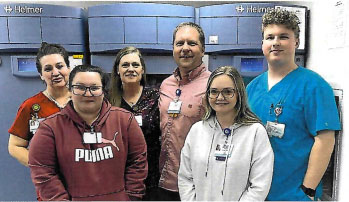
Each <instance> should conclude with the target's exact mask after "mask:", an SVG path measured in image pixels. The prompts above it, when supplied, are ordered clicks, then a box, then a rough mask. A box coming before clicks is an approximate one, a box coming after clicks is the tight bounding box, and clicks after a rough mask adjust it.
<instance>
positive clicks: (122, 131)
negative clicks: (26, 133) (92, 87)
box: [29, 100, 148, 201]
mask: <svg viewBox="0 0 349 202" xmlns="http://www.w3.org/2000/svg"><path fill="white" fill-rule="evenodd" d="M91 131H93V132H96V133H102V143H94V144H86V143H84V142H83V134H84V132H91ZM100 140H101V139H99V142H100ZM146 150H147V146H146V143H145V140H144V136H143V133H142V130H141V129H140V127H139V126H138V124H137V122H136V120H135V118H134V117H133V115H132V113H130V112H128V111H126V110H124V109H121V108H117V107H111V105H110V103H109V102H108V101H106V100H104V102H103V104H102V108H101V111H100V115H99V117H98V119H97V120H96V121H94V122H93V123H92V127H90V126H89V125H88V124H86V122H85V121H84V120H83V119H82V118H80V116H79V115H78V114H77V113H76V112H75V110H74V108H73V104H72V102H70V103H69V104H68V105H67V106H66V107H65V108H64V109H63V110H62V111H61V112H58V113H56V114H54V115H52V116H50V117H48V118H47V119H46V120H44V121H42V122H41V123H40V127H39V129H38V130H37V132H36V133H35V136H34V137H33V139H32V140H31V144H30V149H29V167H30V172H31V177H32V181H33V183H34V185H35V187H36V189H37V190H38V191H39V193H40V195H41V198H42V199H43V200H45V201H46V200H54V201H58V200H89V201H93V200H103V201H115V200H118V201H126V200H135V199H140V198H141V197H142V195H143V194H144V190H145V186H144V179H145V178H146V177H147V172H148V163H147V151H146Z"/></svg>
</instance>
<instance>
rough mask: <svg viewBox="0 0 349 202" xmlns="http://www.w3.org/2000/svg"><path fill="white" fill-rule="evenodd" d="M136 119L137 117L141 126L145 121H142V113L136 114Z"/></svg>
mask: <svg viewBox="0 0 349 202" xmlns="http://www.w3.org/2000/svg"><path fill="white" fill-rule="evenodd" d="M135 119H136V121H137V123H138V125H139V126H142V125H143V121H142V116H141V115H138V116H135Z"/></svg>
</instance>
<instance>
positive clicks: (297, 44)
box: [296, 39, 299, 48]
mask: <svg viewBox="0 0 349 202" xmlns="http://www.w3.org/2000/svg"><path fill="white" fill-rule="evenodd" d="M298 47H299V39H297V40H296V48H298Z"/></svg>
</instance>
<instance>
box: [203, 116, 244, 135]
mask: <svg viewBox="0 0 349 202" xmlns="http://www.w3.org/2000/svg"><path fill="white" fill-rule="evenodd" d="M207 122H208V125H209V126H210V127H211V128H212V129H214V130H218V131H220V133H221V134H224V133H223V129H222V128H221V125H220V124H219V122H218V120H217V117H216V116H212V117H210V118H209V119H208V120H207ZM242 125H243V124H242V123H234V124H233V125H231V126H230V127H229V128H230V129H231V130H232V131H234V130H235V129H237V128H239V127H240V126H242Z"/></svg>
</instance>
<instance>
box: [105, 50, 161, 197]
mask: <svg viewBox="0 0 349 202" xmlns="http://www.w3.org/2000/svg"><path fill="white" fill-rule="evenodd" d="M145 84H146V75H145V63H144V59H143V57H142V55H141V53H140V51H139V50H138V49H137V48H135V47H125V48H123V49H122V50H120V51H119V52H118V54H117V55H116V59H115V63H114V66H113V71H112V75H111V86H110V92H109V94H110V96H109V100H110V102H111V104H112V105H114V106H117V107H121V108H124V109H126V110H129V111H131V112H133V113H134V115H135V117H136V120H137V122H138V124H139V125H140V127H141V128H142V131H143V134H144V137H145V140H146V143H147V146H148V158H147V159H148V165H149V171H148V177H147V179H146V180H145V185H146V193H145V196H144V197H143V200H151V201H154V200H156V196H157V193H156V192H157V187H158V182H159V177H160V174H159V154H160V140H159V138H160V136H161V132H160V120H159V108H158V99H159V91H158V90H157V89H154V88H150V87H147V86H146V85H145Z"/></svg>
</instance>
